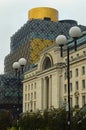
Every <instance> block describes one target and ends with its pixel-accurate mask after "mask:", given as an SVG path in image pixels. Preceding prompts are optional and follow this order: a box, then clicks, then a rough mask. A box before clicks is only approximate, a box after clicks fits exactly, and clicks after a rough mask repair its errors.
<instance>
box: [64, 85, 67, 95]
mask: <svg viewBox="0 0 86 130" xmlns="http://www.w3.org/2000/svg"><path fill="white" fill-rule="evenodd" d="M66 92H67V84H64V93H66Z"/></svg>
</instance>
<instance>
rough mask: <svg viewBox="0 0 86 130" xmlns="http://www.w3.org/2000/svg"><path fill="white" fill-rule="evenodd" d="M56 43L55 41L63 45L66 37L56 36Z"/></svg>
mask: <svg viewBox="0 0 86 130" xmlns="http://www.w3.org/2000/svg"><path fill="white" fill-rule="evenodd" d="M56 43H57V44H58V45H59V46H64V44H66V43H67V38H66V36H64V35H59V36H57V38H56Z"/></svg>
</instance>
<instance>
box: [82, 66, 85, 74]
mask: <svg viewBox="0 0 86 130" xmlns="http://www.w3.org/2000/svg"><path fill="white" fill-rule="evenodd" d="M82 75H85V66H83V67H82Z"/></svg>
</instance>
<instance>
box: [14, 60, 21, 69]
mask: <svg viewBox="0 0 86 130" xmlns="http://www.w3.org/2000/svg"><path fill="white" fill-rule="evenodd" d="M19 68H20V64H19V63H18V62H14V63H13V69H15V70H17V69H19Z"/></svg>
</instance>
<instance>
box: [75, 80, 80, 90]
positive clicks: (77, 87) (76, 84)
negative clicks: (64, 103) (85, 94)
mask: <svg viewBox="0 0 86 130" xmlns="http://www.w3.org/2000/svg"><path fill="white" fill-rule="evenodd" d="M75 89H76V90H78V89H79V83H78V81H76V82H75Z"/></svg>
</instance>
